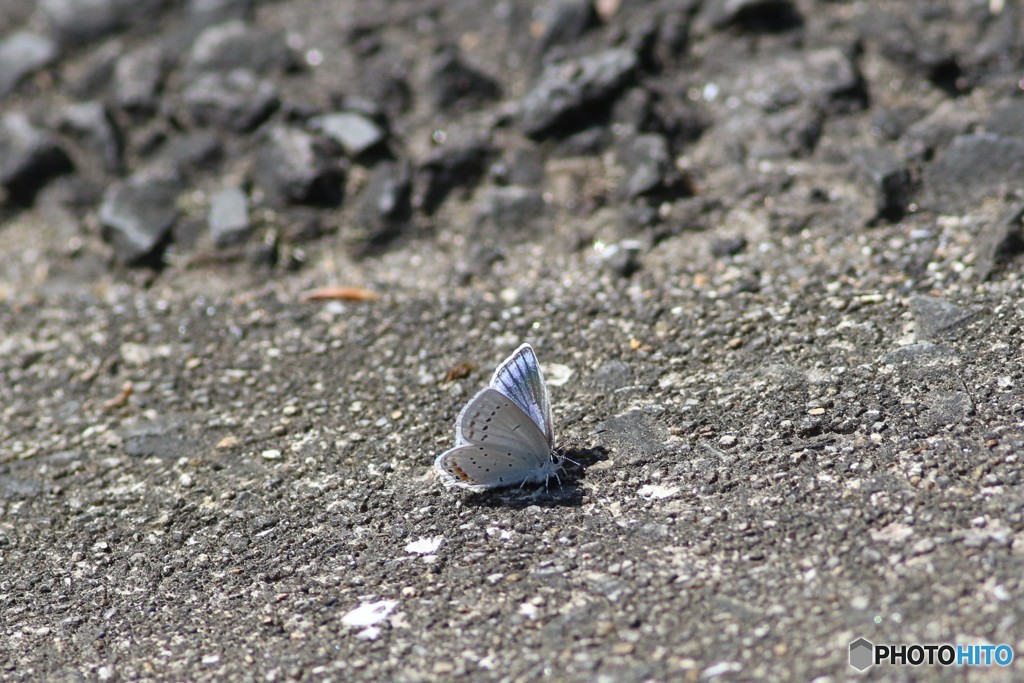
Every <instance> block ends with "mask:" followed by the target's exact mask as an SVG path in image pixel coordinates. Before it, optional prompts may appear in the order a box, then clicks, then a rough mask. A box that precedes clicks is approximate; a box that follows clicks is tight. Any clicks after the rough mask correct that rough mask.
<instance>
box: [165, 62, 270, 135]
mask: <svg viewBox="0 0 1024 683" xmlns="http://www.w3.org/2000/svg"><path fill="white" fill-rule="evenodd" d="M182 99H183V101H184V103H185V106H186V107H187V108H188V110H189V113H190V114H191V116H192V118H193V119H194V120H195V121H196V122H197V123H198V124H200V125H204V126H210V125H212V126H217V127H220V128H226V129H228V130H233V131H236V132H239V133H244V132H246V131H250V130H253V129H254V128H256V127H257V126H258V125H260V124H261V123H263V122H264V121H266V120H267V118H268V117H270V115H271V114H273V113H274V111H275V110H276V109H277V107H278V106H279V104H280V100H279V99H278V96H277V89H276V88H275V87H274V84H273V83H271V82H270V81H268V80H265V79H261V78H258V77H257V76H256V74H255V73H253V72H252V71H249V70H247V69H235V70H233V71H229V72H217V73H211V74H206V75H204V76H200V77H199V78H197V79H196V80H195V81H193V82H192V84H191V85H189V86H188V87H187V88H186V89H185V92H184V93H182Z"/></svg>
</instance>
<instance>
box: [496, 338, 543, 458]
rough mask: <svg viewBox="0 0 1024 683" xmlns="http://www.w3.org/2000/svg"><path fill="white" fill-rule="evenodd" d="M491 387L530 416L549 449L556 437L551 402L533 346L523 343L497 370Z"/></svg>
mask: <svg viewBox="0 0 1024 683" xmlns="http://www.w3.org/2000/svg"><path fill="white" fill-rule="evenodd" d="M491 387H492V388H494V389H497V390H498V391H499V392H501V393H502V394H504V395H505V396H507V397H508V398H510V399H512V400H513V401H514V402H515V404H516V405H517V406H519V408H521V409H522V411H523V412H524V413H526V414H527V415H529V416H530V418H531V419H532V420H533V421H534V422H535V423H536V425H537V428H538V429H539V430H540V431H541V433H543V434H544V438H545V439H546V440H547V444H548V449H549V450H550V449H551V445H552V444H553V443H554V438H555V436H554V429H553V428H552V423H551V400H550V399H549V398H548V387H547V385H546V384H545V383H544V375H543V373H541V371H540V363H538V362H537V354H536V353H534V352H533V347H532V346H530V345H529V344H523V345H522V346H520V347H519V348H518V349H516V350H515V351H514V352H512V355H511V356H509V357H508V358H506V359H505V361H504V362H503V363H502V364H501V365H499V366H498V369H497V370H495V371H494V377H492V378H491Z"/></svg>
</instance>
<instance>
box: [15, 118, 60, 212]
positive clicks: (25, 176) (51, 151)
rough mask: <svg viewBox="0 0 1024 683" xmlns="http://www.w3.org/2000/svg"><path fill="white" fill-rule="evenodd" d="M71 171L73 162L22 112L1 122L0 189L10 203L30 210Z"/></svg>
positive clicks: (51, 137)
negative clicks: (49, 187)
mask: <svg viewBox="0 0 1024 683" xmlns="http://www.w3.org/2000/svg"><path fill="white" fill-rule="evenodd" d="M71 170H72V164H71V160H70V159H69V158H68V156H67V154H66V153H65V152H64V150H63V149H62V148H61V146H60V145H59V144H58V142H57V140H56V139H55V138H54V137H53V136H52V135H50V134H49V133H48V132H46V131H44V130H41V129H39V128H36V127H35V126H33V125H32V124H31V123H30V122H29V120H28V117H27V116H26V115H25V114H22V113H20V112H17V113H9V114H6V115H4V117H3V118H2V119H0V185H3V187H4V189H5V190H6V191H7V197H8V200H9V201H10V202H11V203H13V204H17V205H20V206H29V205H31V204H32V202H33V201H34V200H35V196H36V193H37V192H39V190H40V189H42V188H43V187H44V186H45V185H46V184H47V183H49V182H50V181H51V180H52V179H53V178H55V177H57V176H59V175H63V174H64V173H68V172H70V171H71Z"/></svg>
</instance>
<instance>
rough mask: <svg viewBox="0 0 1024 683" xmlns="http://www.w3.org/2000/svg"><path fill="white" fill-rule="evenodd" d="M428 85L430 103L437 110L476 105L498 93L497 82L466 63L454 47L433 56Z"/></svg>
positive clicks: (495, 96) (499, 91) (494, 97)
mask: <svg viewBox="0 0 1024 683" xmlns="http://www.w3.org/2000/svg"><path fill="white" fill-rule="evenodd" d="M427 88H428V97H430V101H431V104H433V105H434V108H435V109H437V110H439V111H446V110H448V109H452V108H456V107H458V108H470V107H475V106H479V105H481V104H483V103H484V102H487V101H489V100H493V99H496V98H497V97H499V96H500V95H501V88H500V87H498V82H497V81H495V80H494V79H493V78H491V77H490V76H487V75H485V74H483V73H482V72H480V71H478V70H477V69H474V68H473V67H471V66H469V65H468V64H466V63H465V62H464V61H463V59H462V57H461V55H460V54H459V51H458V50H457V49H456V48H453V47H448V48H445V49H443V50H441V51H440V53H439V54H437V55H436V56H435V57H434V59H433V62H432V64H431V66H430V77H429V79H428V83H427Z"/></svg>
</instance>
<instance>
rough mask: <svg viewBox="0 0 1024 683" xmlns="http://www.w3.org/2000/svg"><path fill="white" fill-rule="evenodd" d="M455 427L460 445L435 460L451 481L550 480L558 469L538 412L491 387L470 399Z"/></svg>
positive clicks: (474, 485)
mask: <svg viewBox="0 0 1024 683" xmlns="http://www.w3.org/2000/svg"><path fill="white" fill-rule="evenodd" d="M455 430H456V442H457V445H456V446H455V448H452V449H451V450H448V451H445V452H444V453H442V454H441V455H439V456H437V459H436V460H435V461H434V468H435V469H436V470H437V471H438V473H439V474H440V475H441V476H442V477H443V478H444V480H445V482H446V483H449V484H454V485H457V486H462V487H464V488H470V489H476V490H484V489H489V488H495V487H499V486H509V485H511V484H518V483H521V482H524V481H529V480H538V481H540V480H546V479H547V477H548V476H551V475H552V473H553V472H554V470H555V469H557V468H556V466H555V464H554V462H553V461H552V459H551V447H550V446H549V445H548V441H547V437H546V436H545V435H544V434H543V433H542V432H541V430H540V428H539V427H538V426H537V424H536V422H534V420H533V418H532V417H531V416H529V415H527V414H526V413H525V412H523V410H522V409H521V408H520V407H519V405H517V404H516V403H515V402H514V401H512V399H510V398H509V397H508V396H505V395H504V394H502V393H501V392H499V391H497V390H496V389H492V388H491V387H486V388H484V389H481V390H480V391H479V392H478V393H477V394H476V396H474V397H473V398H472V399H470V401H469V403H467V404H466V407H465V408H463V409H462V412H461V413H459V419H458V422H457V423H456V427H455Z"/></svg>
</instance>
